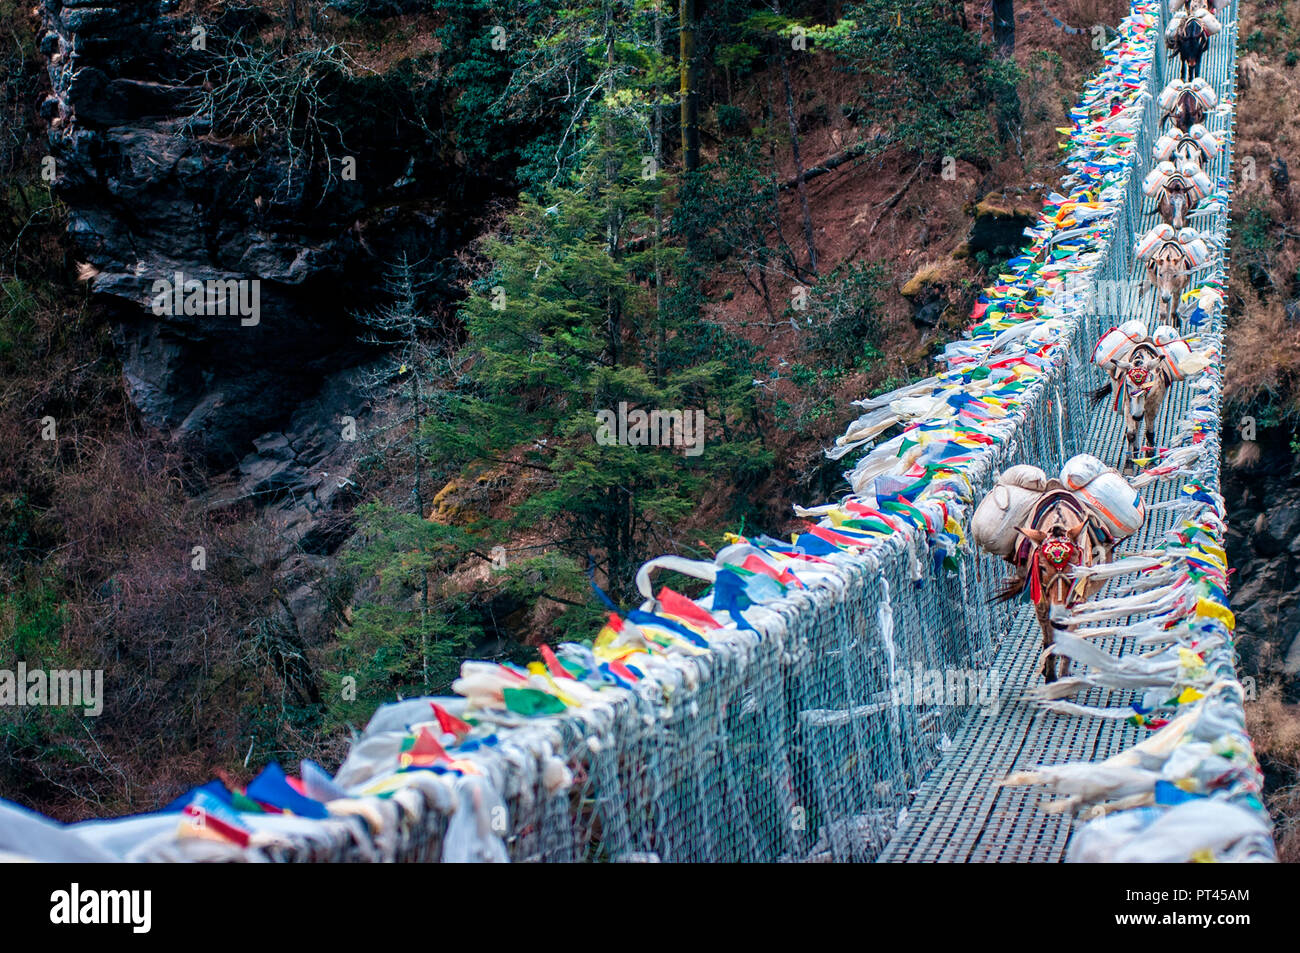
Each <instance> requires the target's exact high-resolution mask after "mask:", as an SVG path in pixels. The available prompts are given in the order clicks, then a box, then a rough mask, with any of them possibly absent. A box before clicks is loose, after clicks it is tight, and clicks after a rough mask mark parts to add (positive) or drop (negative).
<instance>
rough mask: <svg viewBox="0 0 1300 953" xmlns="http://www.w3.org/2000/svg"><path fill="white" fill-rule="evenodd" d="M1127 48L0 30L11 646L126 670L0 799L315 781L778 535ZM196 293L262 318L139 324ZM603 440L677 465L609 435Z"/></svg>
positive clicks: (424, 5) (75, 26) (914, 357)
mask: <svg viewBox="0 0 1300 953" xmlns="http://www.w3.org/2000/svg"><path fill="white" fill-rule="evenodd" d="M994 6H996V7H997V8H998V9H999V10H1006V9H1009V8H1011V7H1012V5H1011V4H1010V3H1006V4H1003V3H998V4H996V5H994ZM97 9H98V8H97ZM1126 9H1127V5H1126V4H1122V3H1119V2H1118V0H1105V2H1102V0H1098V2H1084V0H1074V2H1070V3H1061V2H1057V3H1055V4H1053V6H1052V9H1050V10H1049V9H1048V8H1047V7H1046V6H1045V5H1043V4H1042V3H1039V4H1037V5H1030V4H1026V3H1021V4H1020V5H1018V8H1017V9H1015V11H1014V23H1015V29H1014V31H1009V30H1007V29H1005V28H1003V27H1000V28H999V29H998V30H997V31H996V33H995V30H994V28H993V22H992V19H991V7H990V5H988V4H981V3H966V4H962V3H953V2H951V0H861V2H857V3H798V4H793V3H792V4H782V3H777V2H741V0H716V2H712V3H706V2H703V0H683V2H681V3H680V4H660V3H656V2H645V0H604V2H594V3H578V4H575V3H572V2H565V3H560V2H551V0H535V2H528V3H521V4H513V5H503V4H493V3H488V2H485V0H437V2H428V0H423V2H413V0H339V2H338V3H337V4H334V5H327V4H324V3H317V2H312V0H267V2H262V3H254V2H249V3H246V4H240V5H231V4H218V3H202V2H200V3H195V2H182V3H171V2H168V3H144V4H139V5H133V6H132V7H131V8H130V10H129V12H128V11H126V10H125V8H124V10H123V11H122V12H121V13H120V15H119V12H118V11H111V10H110V11H109V12H110V13H113V14H114V16H112V17H102V18H98V19H97V18H96V17H95V16H91V15H87V14H86V13H85V11H84V10H78V9H77V8H75V7H73V6H65V5H64V4H63V3H61V2H59V0H45V2H44V3H43V4H42V5H41V6H38V7H37V8H36V9H35V10H32V9H29V8H23V7H19V6H17V5H16V4H12V3H7V2H5V0H0V25H2V27H3V28H2V30H0V32H2V33H3V36H4V38H5V40H6V42H5V44H4V46H3V50H2V51H0V57H2V58H0V82H2V83H3V87H2V88H0V90H2V91H0V105H2V106H3V110H2V112H0V168H2V169H3V171H4V174H5V188H4V192H3V196H0V251H2V252H3V256H0V379H2V380H3V382H4V383H3V386H0V650H3V653H4V655H5V657H7V658H8V657H12V658H14V659H15V660H21V661H25V662H27V663H28V664H31V665H33V666H35V665H44V666H46V667H63V668H91V669H103V670H105V672H106V673H107V674H106V683H107V684H106V692H105V706H104V712H103V714H102V715H101V716H100V717H98V718H93V719H89V718H87V719H83V718H81V717H79V716H75V715H73V714H70V713H67V712H62V711H60V710H58V709H10V710H6V711H4V712H3V713H2V714H0V783H3V785H4V788H5V790H6V791H7V792H9V793H10V795H11V796H15V795H16V796H17V798H18V799H20V800H23V801H25V802H27V803H30V804H33V805H37V806H39V807H40V808H41V809H42V810H44V811H46V812H49V813H53V814H56V815H58V816H63V817H80V816H87V815H91V814H94V815H104V814H108V813H113V812H123V811H128V810H133V809H140V808H147V807H153V806H156V805H158V804H160V803H164V802H165V801H167V800H168V799H170V798H171V797H172V796H174V795H175V794H176V793H177V792H178V791H179V790H180V789H181V788H182V787H183V786H185V785H187V784H189V783H192V782H194V781H195V780H197V779H200V778H203V777H206V776H208V775H210V774H211V773H212V772H213V771H214V770H217V771H227V772H230V773H231V774H232V775H234V776H246V775H248V774H250V773H252V772H254V771H255V770H256V769H258V768H259V767H260V766H262V765H264V764H266V763H267V762H269V761H272V760H276V759H280V760H293V759H295V758H297V757H304V756H310V757H314V758H316V759H318V760H320V761H322V762H325V763H331V762H333V761H337V759H338V757H339V755H340V752H341V751H342V749H343V746H344V744H345V743H346V739H347V728H348V727H349V726H356V725H359V724H361V723H363V722H364V721H365V719H366V718H367V717H368V716H369V714H370V712H371V711H373V709H374V707H375V706H376V705H377V704H379V703H381V702H384V701H388V700H391V699H393V698H394V697H397V696H398V695H402V694H410V693H412V692H421V693H429V692H437V691H442V690H445V689H446V687H447V685H448V684H449V682H450V680H451V678H452V677H454V674H455V672H456V670H457V668H458V665H459V661H460V660H461V659H462V658H463V657H465V656H466V655H467V654H471V653H472V654H474V655H476V656H480V657H483V656H487V657H502V658H509V657H514V656H515V655H516V654H519V653H521V652H523V651H524V649H525V647H530V646H536V645H538V644H546V643H554V642H556V641H559V640H561V639H564V638H574V637H584V636H589V635H590V634H591V633H592V632H594V631H595V629H596V628H598V627H599V625H600V620H601V618H602V616H603V614H604V612H605V611H606V610H605V605H604V604H603V602H602V601H601V597H600V595H598V594H597V589H596V587H598V588H599V591H600V592H601V593H604V594H607V596H608V598H609V599H611V600H613V601H614V602H615V603H617V604H620V605H623V606H628V605H631V604H633V603H634V602H635V601H636V596H635V590H634V588H633V586H632V584H631V583H632V576H633V574H634V573H635V570H636V568H637V566H638V565H639V564H640V563H641V561H643V560H644V559H646V558H648V557H650V556H654V555H658V554H659V553H663V552H673V553H680V554H684V555H692V554H706V553H709V552H712V551H713V550H716V549H717V548H718V546H719V545H720V544H721V542H722V536H721V532H722V530H723V529H724V528H728V527H734V526H736V525H742V524H743V525H749V526H756V527H761V528H762V529H764V530H766V531H769V532H778V531H782V530H784V529H786V528H788V527H789V525H790V524H791V522H792V513H791V504H792V503H795V502H810V501H813V500H816V499H820V498H823V497H825V496H826V495H828V494H830V493H831V492H832V491H833V490H835V489H836V488H837V487H838V486H839V485H840V483H841V475H840V470H841V469H842V466H841V464H840V463H838V462H836V461H833V460H828V459H827V458H826V457H825V456H824V454H823V452H822V451H823V448H824V447H825V446H826V445H828V444H829V443H830V442H831V441H832V440H833V439H834V437H835V436H836V435H837V434H838V433H840V432H841V431H842V429H843V425H844V423H845V421H846V420H848V419H851V418H852V417H853V416H856V414H854V413H853V410H852V408H851V407H850V406H849V401H851V400H854V399H858V398H861V397H865V396H868V395H869V394H870V393H872V392H876V391H879V390H881V389H884V388H888V387H890V386H896V385H897V384H899V383H901V382H903V381H906V380H907V379H910V378H912V377H916V376H921V375H924V374H926V373H928V372H929V370H930V369H931V360H930V358H931V355H933V354H934V353H935V352H936V351H937V350H938V349H939V348H941V347H942V345H943V344H944V343H945V342H946V341H947V340H948V339H949V337H950V336H951V335H953V334H955V333H956V332H957V331H958V330H960V329H961V328H962V327H963V326H964V325H965V323H966V316H967V314H968V312H969V306H970V303H971V301H972V300H973V298H974V296H975V294H976V291H977V289H978V288H980V287H982V286H983V284H985V283H986V282H987V280H988V278H989V277H990V275H994V274H996V273H997V267H998V265H999V263H1000V262H1002V261H1004V260H1005V259H1006V258H1007V257H1009V256H1010V255H1012V254H1013V252H1014V251H1015V249H1016V248H1017V247H1018V245H1019V242H1020V240H1021V232H1022V230H1023V228H1024V226H1025V225H1026V224H1028V222H1029V221H1030V220H1031V218H1032V216H1033V215H1034V214H1036V211H1037V209H1038V207H1039V204H1040V201H1041V198H1042V195H1043V193H1044V192H1045V190H1046V189H1047V188H1048V186H1049V185H1050V184H1051V183H1053V182H1054V181H1055V180H1056V178H1057V177H1058V173H1059V170H1058V168H1057V166H1056V155H1057V149H1058V146H1057V143H1058V139H1059V135H1058V132H1057V127H1059V126H1061V125H1063V124H1064V121H1065V115H1066V111H1067V109H1068V108H1069V106H1070V105H1071V104H1072V103H1073V102H1074V101H1075V99H1076V98H1077V95H1078V90H1079V89H1080V87H1081V86H1082V83H1083V80H1084V78H1085V76H1086V75H1087V74H1088V73H1089V71H1090V70H1091V69H1092V68H1093V67H1094V66H1095V65H1096V63H1097V62H1098V60H1099V56H1100V54H1099V52H1098V51H1099V49H1100V47H1101V46H1102V45H1103V44H1104V43H1105V42H1106V39H1107V34H1106V29H1105V25H1106V24H1111V23H1114V22H1116V21H1117V20H1118V19H1119V17H1120V15H1121V14H1122V12H1123V11H1125V10H1126ZM73 40H75V46H76V49H77V50H78V51H79V52H78V56H80V57H82V67H84V68H80V69H78V70H76V71H69V70H66V69H61V68H60V63H61V61H62V57H64V56H65V53H64V48H65V47H67V46H68V44H69V43H72V42H73ZM1261 42H1262V41H1261ZM1287 66H1288V68H1289V66H1290V64H1287ZM1245 214H1247V215H1250V214H1255V213H1251V212H1249V211H1247V212H1246V213H1245ZM1248 221H1249V220H1248ZM1265 231H1267V230H1265ZM1252 247H1253V246H1252ZM1293 270H1294V269H1293ZM174 272H176V273H183V274H184V275H189V276H195V277H198V278H203V279H208V278H219V279H226V278H229V279H232V280H233V279H242V278H247V277H257V278H259V279H260V280H261V282H262V284H261V313H260V317H259V319H258V320H257V322H256V323H255V324H253V325H247V326H241V322H240V321H238V320H236V319H233V318H232V319H231V320H230V321H229V322H228V323H227V324H226V325H221V326H218V327H214V326H211V325H208V324H205V323H203V322H200V321H196V320H193V319H192V318H189V317H186V316H185V315H183V314H172V315H168V316H166V317H162V316H160V314H159V312H158V310H157V309H152V310H151V309H150V307H148V301H149V297H148V295H149V288H150V281H149V280H147V279H152V278H153V277H155V276H156V275H158V274H162V275H164V276H168V277H170V276H171V274H172V273H174ZM629 409H630V410H632V411H636V410H637V409H658V410H662V411H680V412H681V418H680V419H681V420H683V421H687V422H689V421H696V420H698V421H700V429H699V430H697V431H696V432H694V433H693V434H692V439H691V440H690V441H689V442H686V444H685V446H674V447H654V446H638V445H637V444H636V442H635V441H634V440H627V441H621V442H614V443H611V442H610V441H609V440H605V439H602V434H601V431H600V426H601V423H600V421H601V418H600V417H599V416H598V415H599V414H600V413H601V412H608V413H610V414H612V415H614V416H615V417H618V416H619V415H622V417H623V418H626V416H627V411H628V410H629ZM679 435H681V434H680V432H679Z"/></svg>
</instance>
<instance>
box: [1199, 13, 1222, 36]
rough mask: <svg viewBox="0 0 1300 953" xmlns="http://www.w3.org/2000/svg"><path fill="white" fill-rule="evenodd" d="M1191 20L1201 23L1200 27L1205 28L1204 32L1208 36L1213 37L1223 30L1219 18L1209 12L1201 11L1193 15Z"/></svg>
mask: <svg viewBox="0 0 1300 953" xmlns="http://www.w3.org/2000/svg"><path fill="white" fill-rule="evenodd" d="M1192 19H1194V20H1200V21H1201V26H1202V27H1204V28H1205V32H1206V34H1207V35H1208V36H1214V35H1215V34H1216V33H1218V32H1219V31H1220V30H1222V29H1223V24H1222V23H1220V22H1219V18H1218V17H1216V16H1215V15H1214V14H1213V13H1211V12H1210V11H1209V10H1202V11H1200V12H1199V13H1193V14H1192Z"/></svg>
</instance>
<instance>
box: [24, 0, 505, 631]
mask: <svg viewBox="0 0 1300 953" xmlns="http://www.w3.org/2000/svg"><path fill="white" fill-rule="evenodd" d="M40 2H41V6H40V7H39V12H40V15H41V17H42V19H43V22H44V24H45V33H44V35H43V38H42V40H41V51H42V53H43V54H44V55H45V56H46V57H47V61H48V67H49V74H50V77H51V82H52V89H53V94H52V95H51V96H50V97H49V98H48V99H46V100H45V102H44V103H43V104H42V107H41V110H40V112H41V115H42V116H43V117H44V118H45V119H46V120H47V121H48V123H49V132H50V142H51V155H52V156H53V158H54V159H55V173H56V178H55V181H54V183H53V187H54V189H55V191H56V193H57V194H58V196H59V197H60V198H61V199H62V200H63V202H64V203H65V204H66V205H67V207H68V209H69V214H70V226H69V228H70V232H71V235H72V237H73V238H74V240H75V243H76V246H77V248H78V250H79V254H80V256H81V257H82V259H83V260H84V261H85V262H86V265H85V266H83V274H85V275H87V276H89V277H90V280H91V282H92V283H91V289H92V291H93V292H94V293H95V294H96V295H98V296H99V298H100V300H102V301H104V302H105V303H106V304H107V306H108V308H109V309H110V312H109V313H110V315H111V318H112V320H113V324H114V338H115V342H116V345H117V350H118V353H119V355H120V359H121V362H122V366H123V374H124V378H125V384H126V388H127V391H128V393H129V394H130V396H131V399H132V400H133V402H134V404H135V406H136V407H137V408H138V410H139V413H140V415H141V417H142V418H143V420H144V421H145V422H146V423H147V424H149V425H150V426H152V427H153V428H156V430H157V431H158V432H160V433H161V434H163V435H164V436H166V437H168V438H170V439H171V440H173V441H175V442H176V443H177V444H178V445H179V446H181V447H182V448H184V449H185V450H186V451H188V452H189V453H191V454H192V458H193V459H195V460H197V461H199V462H201V463H202V464H203V465H204V466H205V467H206V469H207V471H208V474H209V476H210V477H212V479H213V485H214V487H215V489H213V490H212V491H211V493H210V494H209V497H210V498H209V499H207V500H206V501H205V502H207V503H208V505H211V506H214V507H222V506H228V505H236V504H238V505H245V506H246V505H247V501H252V503H253V504H254V505H255V506H256V507H258V508H259V511H260V512H259V521H260V522H261V523H262V524H263V525H265V526H266V527H267V528H268V529H269V531H270V532H269V537H270V539H269V542H268V543H267V545H266V547H265V549H266V552H265V553H264V557H265V558H264V563H263V567H262V568H264V569H265V570H267V571H270V572H273V573H276V574H277V575H278V576H280V577H282V578H280V580H279V585H278V586H277V588H278V589H279V591H280V592H282V593H286V595H285V596H283V597H282V599H281V606H282V609H283V615H284V616H285V620H286V621H287V622H289V623H291V624H292V625H293V626H294V627H296V628H297V629H298V631H299V634H300V635H302V636H303V637H304V638H306V637H308V636H309V635H317V636H318V635H320V634H321V633H320V632H316V631H314V630H315V629H316V628H318V627H319V626H321V624H322V623H321V619H322V616H323V613H324V611H325V610H324V608H323V598H322V596H321V593H320V591H319V589H320V584H319V582H318V581H317V580H319V579H320V578H322V577H324V576H326V575H328V570H329V560H328V557H329V555H330V554H331V553H333V552H334V551H335V550H336V549H337V547H338V546H339V545H340V544H341V543H342V542H343V541H344V540H345V539H346V538H347V536H348V535H349V532H350V530H351V522H350V519H349V517H348V512H349V511H350V509H351V506H352V504H353V502H354V500H355V499H356V487H355V483H353V480H352V477H353V471H352V465H353V464H352V460H353V456H354V448H355V446H356V444H355V443H349V442H348V441H347V440H346V439H345V438H344V437H342V436H341V434H342V427H343V423H342V421H343V418H344V417H353V418H355V419H356V421H357V426H358V428H359V431H360V432H361V433H362V434H364V432H365V427H366V419H367V418H366V414H367V413H368V412H369V409H368V404H367V401H366V397H367V394H366V393H365V391H364V389H363V388H362V387H361V386H360V383H359V382H360V381H361V380H362V379H363V378H364V376H365V369H366V366H367V365H368V364H370V363H371V362H373V361H374V360H376V359H377V358H380V357H381V355H378V354H376V353H375V352H374V351H373V350H368V349H365V348H363V347H362V346H361V345H359V344H358V343H357V338H358V330H359V329H358V327H357V326H356V324H355V322H354V320H353V319H352V317H351V315H352V314H353V313H355V312H356V311H358V310H365V309H369V308H373V307H374V306H375V305H376V303H377V302H376V301H375V300H374V294H375V291H374V289H376V288H377V287H379V285H380V279H381V276H382V274H383V271H384V269H385V267H386V265H387V264H388V263H389V262H391V261H393V260H394V259H395V258H396V257H397V255H398V254H399V253H400V252H407V253H408V254H409V255H410V257H411V260H412V261H419V262H422V263H424V267H425V270H426V271H427V272H430V273H437V274H439V275H440V276H441V277H440V280H441V281H442V282H443V283H442V284H434V285H432V286H431V290H430V292H429V299H428V300H427V301H426V302H425V304H426V306H427V307H429V308H431V309H438V308H441V309H442V313H449V310H450V309H448V308H446V307H445V304H446V302H448V301H450V300H452V299H453V298H454V295H455V294H456V293H457V291H456V285H455V282H457V281H458V280H459V275H458V274H457V272H456V266H455V264H454V261H455V254H456V252H457V251H458V250H459V249H460V248H462V247H464V245H465V244H466V243H467V242H468V241H469V240H470V239H472V238H473V237H474V231H473V229H474V228H475V227H476V225H477V222H476V220H475V219H474V217H473V215H472V214H465V213H472V212H473V211H474V210H477V209H481V208H483V207H485V206H487V205H488V204H489V200H490V199H491V198H492V197H493V196H495V195H498V194H501V189H502V187H503V184H502V183H500V182H497V181H495V180H492V179H490V177H488V176H487V175H485V174H476V173H474V172H471V171H469V170H466V169H464V168H463V167H460V166H459V165H457V161H456V157H455V155H454V154H452V155H447V154H446V148H445V147H444V148H442V149H441V150H440V149H439V148H438V146H437V144H435V143H433V142H431V141H430V139H429V135H430V134H429V132H428V128H429V123H434V122H436V118H437V117H422V119H428V122H424V121H420V122H416V121H412V119H411V116H412V115H413V114H418V113H419V110H418V109H416V108H414V107H413V106H412V105H411V103H409V102H406V101H403V100H401V98H400V97H401V96H402V95H405V93H404V89H405V87H404V86H403V85H402V84H400V83H397V82H391V83H390V82H389V81H388V80H385V79H384V78H383V77H377V76H375V75H372V74H366V75H364V76H361V77H359V78H357V77H354V76H352V75H350V74H346V73H344V74H341V75H338V76H331V78H330V80H329V82H331V83H334V84H336V85H335V87H334V89H333V91H334V92H341V93H342V95H338V96H337V97H336V99H335V100H333V101H332V102H336V103H337V105H338V108H337V109H331V111H330V112H329V115H328V121H327V122H324V123H321V124H319V125H318V126H317V127H314V128H309V129H306V130H303V129H298V130H297V131H295V130H294V129H288V130H286V129H275V128H273V129H271V130H270V131H268V130H266V129H261V130H257V129H254V130H251V131H241V130H239V129H237V128H225V127H224V126H222V125H221V123H220V122H217V127H216V128H214V125H213V122H214V120H213V114H212V112H210V111H205V110H204V109H202V108H200V105H201V104H202V103H203V102H204V101H205V100H204V97H205V96H209V97H210V94H211V93H212V79H211V77H212V76H213V75H214V73H213V71H212V65H213V63H214V62H217V60H215V59H214V57H220V56H221V55H222V49H223V48H222V46H221V44H222V43H223V42H226V41H227V40H228V39H229V37H230V36H232V35H235V34H236V33H238V32H239V29H240V28H242V27H247V26H248V24H247V23H246V22H236V23H233V24H232V23H229V22H225V21H223V20H222V19H221V18H226V20H229V19H230V18H239V17H245V18H247V17H257V16H263V14H260V13H258V12H257V11H256V10H255V9H254V8H247V9H245V8H229V9H226V8H222V9H221V10H220V11H219V12H218V13H216V14H214V15H215V16H217V17H218V22H217V23H215V24H208V26H209V27H210V28H211V30H212V32H211V34H210V35H209V36H208V41H207V43H206V44H205V48H204V49H200V50H195V49H194V45H193V44H192V42H191V38H192V35H193V34H192V30H193V28H194V23H193V22H192V21H190V20H189V19H187V18H185V17H183V16H182V15H180V14H179V13H177V12H176V11H175V9H174V7H175V4H174V3H169V2H168V0H118V2H103V0H40ZM254 25H255V26H256V25H257V24H254ZM261 25H262V26H265V24H261ZM227 28H229V29H227ZM249 32H250V33H251V34H256V32H257V31H256V30H252V31H249ZM290 39H294V38H289V37H287V38H286V42H288V41H289V40H290ZM295 42H296V39H295ZM276 62H277V63H281V62H283V58H280V59H276ZM291 65H292V64H290V66H291ZM218 75H219V71H218ZM218 81H219V79H218ZM349 84H351V85H349ZM286 125H291V123H289V122H286ZM295 136H297V137H298V138H297V139H295V138H294V137H295ZM345 157H347V158H348V159H350V160H352V161H353V162H354V163H355V165H354V168H355V169H356V174H355V176H352V175H348V174H345V172H344V168H343V162H344V158H345ZM178 275H179V276H181V277H180V280H181V281H197V282H200V283H202V286H203V287H204V288H205V294H204V296H203V300H204V302H205V303H204V304H203V306H202V307H201V308H196V309H195V310H196V311H198V312H199V313H186V311H187V308H186V307H181V308H180V309H179V310H178V309H176V308H170V309H169V308H167V307H164V306H163V305H166V304H167V303H168V300H170V301H172V302H173V303H175V298H174V297H172V298H171V299H167V298H162V299H160V298H159V297H158V286H157V283H158V282H171V283H176V282H177V276H178ZM213 282H220V283H222V284H219V285H212V284H211V283H213ZM254 282H255V283H256V284H255V285H254V284H253V283H254ZM226 283H233V284H226ZM213 287H215V288H218V289H227V290H230V289H237V290H238V291H240V292H241V293H243V294H244V295H245V297H244V298H243V299H233V298H231V299H228V300H226V301H223V303H226V304H235V303H236V302H237V301H239V302H242V303H244V304H252V303H253V302H256V305H257V307H256V313H251V312H249V311H240V312H239V313H235V312H234V309H233V308H229V307H227V308H215V307H213V302H214V301H215V300H217V299H214V298H213V297H212V291H211V290H210V289H211V288H213ZM254 288H255V289H256V292H255V297H254V292H253V290H252V289H254ZM182 290H184V289H182ZM187 297H188V296H187V295H183V296H182V301H181V303H182V304H184V300H185V298H187ZM196 300H197V299H196Z"/></svg>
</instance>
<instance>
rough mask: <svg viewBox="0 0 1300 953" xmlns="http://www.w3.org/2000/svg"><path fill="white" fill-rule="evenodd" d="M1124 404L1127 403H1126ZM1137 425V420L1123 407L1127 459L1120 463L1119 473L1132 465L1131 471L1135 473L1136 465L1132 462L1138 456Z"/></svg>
mask: <svg viewBox="0 0 1300 953" xmlns="http://www.w3.org/2000/svg"><path fill="white" fill-rule="evenodd" d="M1125 403H1127V401H1126V402H1125ZM1139 423H1140V421H1139V419H1138V418H1137V417H1134V416H1133V413H1132V411H1130V410H1129V408H1128V407H1125V408H1124V439H1125V441H1126V442H1127V443H1128V459H1127V460H1123V461H1121V462H1120V468H1119V472H1120V473H1123V472H1124V471H1125V470H1127V469H1128V467H1129V464H1132V465H1133V471H1134V472H1135V473H1136V472H1137V464H1136V463H1134V460H1136V459H1137V455H1138V424H1139Z"/></svg>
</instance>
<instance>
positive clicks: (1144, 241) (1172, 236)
mask: <svg viewBox="0 0 1300 953" xmlns="http://www.w3.org/2000/svg"><path fill="white" fill-rule="evenodd" d="M1176 240H1177V233H1175V232H1174V227H1173V226H1172V225H1167V224H1166V223H1164V222H1161V223H1160V224H1159V225H1157V226H1156V227H1155V228H1153V229H1151V231H1149V232H1147V233H1146V234H1145V235H1143V236H1142V237H1141V238H1139V239H1138V240H1137V244H1136V246H1135V251H1136V252H1137V256H1138V257H1139V258H1148V257H1150V255H1151V254H1152V253H1153V252H1154V251H1155V250H1156V249H1157V248H1159V247H1160V246H1161V245H1163V244H1164V243H1165V242H1172V241H1176Z"/></svg>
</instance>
